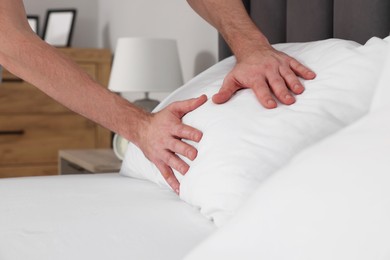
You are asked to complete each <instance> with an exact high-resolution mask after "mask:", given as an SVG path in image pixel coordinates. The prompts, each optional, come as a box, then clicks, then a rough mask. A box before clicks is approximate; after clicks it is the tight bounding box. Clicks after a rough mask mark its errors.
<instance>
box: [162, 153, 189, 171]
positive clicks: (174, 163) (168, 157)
mask: <svg viewBox="0 0 390 260" xmlns="http://www.w3.org/2000/svg"><path fill="white" fill-rule="evenodd" d="M162 158H163V162H164V163H165V164H166V165H168V166H169V167H171V168H172V169H175V170H176V171H178V172H180V173H181V174H182V175H184V174H186V173H187V171H188V170H189V169H190V166H189V165H188V164H186V163H185V162H184V161H183V160H182V159H180V158H179V156H177V155H176V154H174V153H171V152H169V151H166V152H165V153H164V154H163V155H162Z"/></svg>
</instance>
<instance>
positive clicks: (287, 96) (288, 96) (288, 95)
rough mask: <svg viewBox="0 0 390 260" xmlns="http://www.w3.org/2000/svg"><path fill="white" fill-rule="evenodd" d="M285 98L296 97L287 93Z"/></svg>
mask: <svg viewBox="0 0 390 260" xmlns="http://www.w3.org/2000/svg"><path fill="white" fill-rule="evenodd" d="M285 98H286V99H294V98H293V96H291V95H290V94H287V95H286V96H285Z"/></svg>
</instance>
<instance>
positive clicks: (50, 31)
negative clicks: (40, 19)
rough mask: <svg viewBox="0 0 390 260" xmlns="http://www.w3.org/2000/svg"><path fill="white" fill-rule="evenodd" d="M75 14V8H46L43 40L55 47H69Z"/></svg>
mask: <svg viewBox="0 0 390 260" xmlns="http://www.w3.org/2000/svg"><path fill="white" fill-rule="evenodd" d="M76 14H77V10H76V9H49V10H47V13H46V20H45V26H44V31H43V35H42V38H43V40H44V41H46V42H47V43H49V44H51V45H52V46H55V47H70V46H71V42H72V36H73V29H74V24H75V20H76Z"/></svg>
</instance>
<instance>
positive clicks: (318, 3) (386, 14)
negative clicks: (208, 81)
mask: <svg viewBox="0 0 390 260" xmlns="http://www.w3.org/2000/svg"><path fill="white" fill-rule="evenodd" d="M244 3H245V5H246V7H247V9H248V12H249V13H250V15H251V17H252V19H253V20H254V22H255V23H256V24H257V26H258V27H259V28H260V29H261V31H262V32H263V33H264V34H265V35H266V36H267V38H268V40H269V41H270V42H271V43H282V42H305V41H314V40H323V39H327V38H341V39H347V40H354V41H357V42H360V43H364V42H366V41H367V40H368V39H369V38H371V37H373V36H378V37H381V38H384V37H386V36H387V35H389V33H390V0H251V1H250V0H244ZM230 55H231V52H230V50H229V48H228V46H227V45H226V43H225V42H224V41H223V39H221V38H220V43H219V58H220V59H223V58H226V57H228V56H230Z"/></svg>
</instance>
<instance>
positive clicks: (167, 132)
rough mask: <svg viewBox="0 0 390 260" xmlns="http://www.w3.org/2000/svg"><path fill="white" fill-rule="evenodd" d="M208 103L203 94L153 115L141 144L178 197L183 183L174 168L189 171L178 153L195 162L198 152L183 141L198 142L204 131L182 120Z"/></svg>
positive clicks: (173, 104)
mask: <svg viewBox="0 0 390 260" xmlns="http://www.w3.org/2000/svg"><path fill="white" fill-rule="evenodd" d="M206 101H207V97H206V96H205V95H202V96H201V97H199V98H194V99H189V100H185V101H179V102H174V103H172V104H170V105H169V106H168V107H166V108H165V109H163V110H161V111H160V112H157V113H156V114H152V115H151V116H150V118H149V123H148V124H147V126H146V128H145V129H144V132H143V133H144V134H143V136H142V138H141V143H140V144H139V146H140V149H141V150H142V151H143V152H144V154H145V156H146V157H147V158H148V159H149V160H150V161H151V162H153V163H154V164H155V165H156V166H157V168H158V169H159V171H160V172H161V174H162V176H163V177H164V179H165V180H166V181H167V183H168V184H169V185H170V186H171V187H172V189H173V190H174V191H175V192H176V193H177V194H179V190H180V184H179V182H178V181H177V179H176V177H175V175H174V174H173V171H172V169H175V170H177V171H178V172H180V173H181V174H183V175H184V174H185V173H186V172H187V171H188V169H189V166H188V164H187V163H185V162H184V161H183V160H182V159H180V158H179V156H178V154H180V155H182V156H185V157H187V158H188V159H190V160H191V161H192V160H194V159H195V158H196V156H197V153H198V152H197V150H196V149H195V148H194V147H192V146H190V145H189V144H187V143H185V142H183V141H182V140H181V139H187V140H191V141H194V142H199V141H200V140H201V138H202V132H201V131H199V130H197V129H195V128H193V127H190V126H188V125H184V124H183V123H182V122H181V118H182V117H183V116H184V115H185V114H187V113H188V112H191V111H193V110H195V109H197V108H198V107H199V106H201V105H202V104H204V103H205V102H206Z"/></svg>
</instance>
